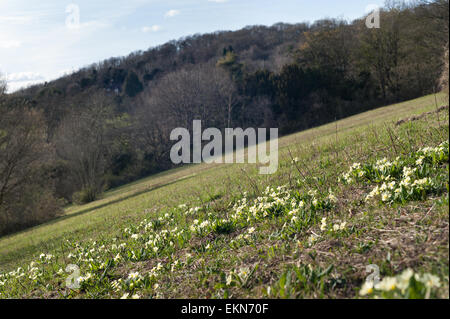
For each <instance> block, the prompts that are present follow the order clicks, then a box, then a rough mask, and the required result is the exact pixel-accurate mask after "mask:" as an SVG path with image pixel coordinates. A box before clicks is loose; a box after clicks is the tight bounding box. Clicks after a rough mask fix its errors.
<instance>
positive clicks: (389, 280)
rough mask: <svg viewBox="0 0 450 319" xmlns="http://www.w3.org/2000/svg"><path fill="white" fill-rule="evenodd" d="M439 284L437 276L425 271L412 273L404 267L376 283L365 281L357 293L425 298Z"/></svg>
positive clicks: (389, 296)
mask: <svg viewBox="0 0 450 319" xmlns="http://www.w3.org/2000/svg"><path fill="white" fill-rule="evenodd" d="M440 286H441V282H440V279H439V277H437V276H435V275H432V274H429V273H425V274H418V273H414V271H413V270H412V269H409V268H408V269H406V270H404V271H403V272H402V273H401V274H399V275H397V276H395V277H384V278H383V280H381V281H380V282H378V283H374V282H373V281H366V282H364V284H363V285H362V287H361V289H360V291H359V295H360V296H371V297H383V298H396V299H397V298H425V299H428V298H430V297H432V296H433V293H434V292H435V289H436V288H439V287H440Z"/></svg>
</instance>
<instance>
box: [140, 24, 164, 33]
mask: <svg viewBox="0 0 450 319" xmlns="http://www.w3.org/2000/svg"><path fill="white" fill-rule="evenodd" d="M161 29H162V28H161V26H160V25H152V26H151V27H142V29H141V31H142V32H158V31H160V30H161Z"/></svg>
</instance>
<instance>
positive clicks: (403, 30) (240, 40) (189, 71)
mask: <svg viewBox="0 0 450 319" xmlns="http://www.w3.org/2000/svg"><path fill="white" fill-rule="evenodd" d="M448 13H449V11H448V0H436V1H417V2H415V3H414V4H408V5H405V4H404V3H400V2H392V1H391V2H388V3H387V4H386V6H385V8H384V9H383V10H382V12H381V28H380V29H368V28H367V27H366V25H365V17H364V18H362V19H360V20H356V21H353V22H351V23H349V22H346V21H341V20H330V19H328V20H321V21H317V22H315V23H313V24H309V23H302V24H296V25H290V24H282V23H279V24H276V25H274V26H272V27H265V26H252V27H246V28H244V29H242V30H239V31H235V32H216V33H212V34H205V35H194V36H190V37H186V38H183V39H180V40H178V41H171V42H168V43H166V44H164V45H161V46H159V47H156V48H152V49H149V50H147V51H145V52H135V53H132V54H130V55H129V56H127V57H123V58H111V59H109V60H106V61H103V62H100V63H97V64H93V65H91V66H89V67H86V68H83V69H81V70H79V71H77V72H75V73H73V74H70V75H67V76H64V77H62V78H59V79H57V80H55V81H52V82H50V83H45V84H41V85H35V86H32V87H29V88H27V89H23V90H21V91H18V92H16V93H14V94H6V93H5V87H6V86H5V85H6V84H5V83H2V82H0V114H1V117H0V234H5V233H9V232H12V231H16V230H19V229H22V228H24V227H28V226H30V225H34V224H37V223H40V222H43V221H45V220H47V219H49V218H52V217H54V216H56V215H58V214H59V213H60V212H61V207H62V206H63V205H64V204H66V203H70V202H76V203H84V202H89V201H93V200H95V199H96V198H98V196H99V195H100V194H101V193H102V192H103V191H104V190H105V189H108V188H111V187H116V186H118V185H121V184H124V183H127V182H130V181H133V180H136V179H138V178H141V177H144V176H148V175H150V174H154V173H157V172H160V171H163V170H167V169H170V168H171V167H172V166H173V164H172V163H171V161H170V159H169V152H170V148H171V146H172V143H173V142H171V141H170V140H169V135H170V132H171V130H172V129H173V128H175V127H186V128H188V129H190V128H191V126H192V121H193V120H194V119H201V120H202V121H203V126H204V127H217V128H220V129H224V128H226V127H242V128H246V127H267V128H268V127H278V128H279V129H280V133H281V134H288V133H291V132H295V131H299V130H303V129H306V128H310V127H313V126H317V125H320V124H324V123H327V122H330V121H334V120H335V119H340V118H343V117H346V116H349V115H352V114H356V113H359V112H362V111H365V110H369V109H373V108H375V107H378V106H381V105H385V104H388V103H392V102H399V101H404V100H407V99H412V98H416V97H419V96H422V95H425V94H429V93H434V92H437V91H439V90H441V89H442V85H446V84H445V82H446V83H448V81H446V78H447V77H448V42H447V41H448V23H449V21H448ZM445 66H446V68H447V75H442V73H443V70H444V69H445ZM447 85H448V84H447Z"/></svg>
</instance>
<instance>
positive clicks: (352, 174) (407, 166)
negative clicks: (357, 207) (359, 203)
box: [341, 141, 449, 203]
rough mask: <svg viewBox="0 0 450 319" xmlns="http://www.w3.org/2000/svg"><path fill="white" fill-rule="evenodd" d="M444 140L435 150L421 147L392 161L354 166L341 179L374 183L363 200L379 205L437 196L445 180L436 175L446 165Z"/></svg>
mask: <svg viewBox="0 0 450 319" xmlns="http://www.w3.org/2000/svg"><path fill="white" fill-rule="evenodd" d="M448 154H449V144H448V141H445V142H443V143H441V144H440V145H439V146H437V147H425V148H422V149H420V150H418V151H417V152H415V153H413V154H411V156H410V157H408V158H404V159H402V158H400V157H397V158H396V159H395V160H394V161H389V160H388V159H386V158H384V159H382V160H378V161H377V162H376V163H374V164H365V165H362V164H360V163H354V164H353V165H352V166H351V167H350V169H349V171H348V172H346V173H344V174H343V175H342V176H341V180H342V181H343V182H344V183H347V184H351V183H355V182H368V183H370V184H371V183H375V184H376V185H375V186H374V187H373V189H372V191H371V192H370V193H369V194H368V195H367V196H366V198H365V200H366V201H370V200H373V199H376V200H379V201H380V202H382V203H393V202H407V201H411V200H423V199H425V198H426V196H427V195H428V194H432V193H437V192H439V191H440V190H441V189H442V188H443V187H444V184H445V183H444V182H443V180H444V179H445V178H443V177H441V176H440V175H439V172H440V168H441V165H442V164H444V163H447V162H448Z"/></svg>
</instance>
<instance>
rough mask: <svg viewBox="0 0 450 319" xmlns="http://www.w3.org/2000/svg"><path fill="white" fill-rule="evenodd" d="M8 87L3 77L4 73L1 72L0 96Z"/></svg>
mask: <svg viewBox="0 0 450 319" xmlns="http://www.w3.org/2000/svg"><path fill="white" fill-rule="evenodd" d="M7 88H8V87H7V85H6V79H4V78H3V75H2V73H1V72H0V97H1V96H2V95H4V94H6V91H7Z"/></svg>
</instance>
